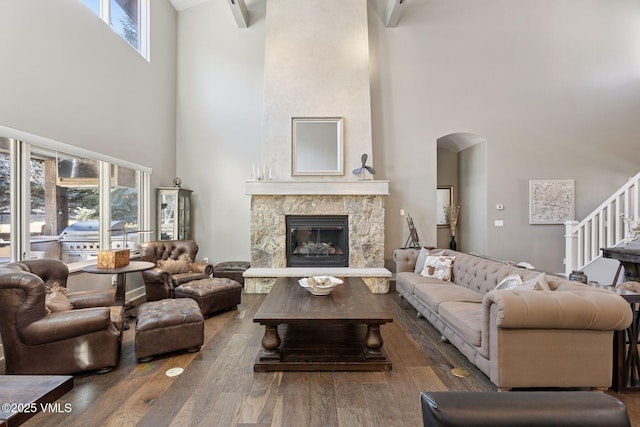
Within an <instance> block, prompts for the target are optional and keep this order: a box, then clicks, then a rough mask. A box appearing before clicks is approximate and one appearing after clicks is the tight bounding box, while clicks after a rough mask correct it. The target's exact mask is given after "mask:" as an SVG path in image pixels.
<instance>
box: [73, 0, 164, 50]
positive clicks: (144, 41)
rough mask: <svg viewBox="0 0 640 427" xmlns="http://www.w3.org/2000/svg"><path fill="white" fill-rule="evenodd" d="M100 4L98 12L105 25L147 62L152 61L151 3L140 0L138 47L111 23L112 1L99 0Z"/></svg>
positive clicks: (148, 0)
mask: <svg viewBox="0 0 640 427" xmlns="http://www.w3.org/2000/svg"><path fill="white" fill-rule="evenodd" d="M98 2H99V6H98V10H99V13H100V14H99V15H98V18H100V19H101V20H102V21H103V22H104V23H105V24H107V26H108V27H109V28H111V30H112V31H113V32H115V33H116V34H118V36H120V38H121V39H122V40H124V41H125V42H126V43H127V45H128V46H130V47H131V48H132V49H135V50H136V51H137V52H138V53H139V54H140V55H142V57H143V58H145V59H146V60H147V61H151V58H150V54H151V49H150V43H149V39H150V32H149V28H150V25H149V20H150V16H151V13H150V7H151V1H150V0H138V22H137V23H136V24H137V27H138V31H139V33H138V47H135V46H132V45H131V44H130V43H129V42H128V41H127V40H126V39H125V38H124V37H123V36H122V34H120V33H119V32H118V31H116V29H115V28H114V26H113V24H112V23H111V0H98ZM82 4H83V5H84V6H85V7H87V8H89V6H88V5H86V4H84V2H82ZM89 10H91V11H92V12H94V11H93V9H91V8H89Z"/></svg>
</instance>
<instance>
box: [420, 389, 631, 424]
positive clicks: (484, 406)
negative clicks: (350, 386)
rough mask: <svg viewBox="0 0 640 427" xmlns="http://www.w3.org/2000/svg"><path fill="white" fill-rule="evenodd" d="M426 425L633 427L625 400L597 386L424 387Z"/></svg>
mask: <svg viewBox="0 0 640 427" xmlns="http://www.w3.org/2000/svg"><path fill="white" fill-rule="evenodd" d="M420 397H421V404H422V420H423V423H424V426H425V427H427V426H429V427H436V426H438V427H440V426H441V427H444V426H447V427H457V426H460V427H501V426H505V427H507V426H508V427H524V426H527V427H535V426H554V427H565V426H566V427H568V426H572V427H590V426H594V427H595V426H598V427H604V426H606V427H614V426H616V427H617V426H621V427H622V426H624V427H629V426H630V425H631V422H630V421H629V416H628V415H627V409H626V407H625V405H624V403H622V402H621V401H619V400H618V399H616V398H615V397H613V396H609V395H608V394H605V393H602V392H598V391H509V392H456V391H451V392H422V393H421V394H420Z"/></svg>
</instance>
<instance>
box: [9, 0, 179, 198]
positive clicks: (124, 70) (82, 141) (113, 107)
mask: <svg viewBox="0 0 640 427" xmlns="http://www.w3.org/2000/svg"><path fill="white" fill-rule="evenodd" d="M152 3H153V4H152V7H151V62H147V61H146V60H145V59H144V58H142V57H141V56H140V55H139V54H138V53H137V52H136V51H135V50H134V49H132V48H131V47H130V46H129V45H128V44H127V43H126V42H125V41H124V40H122V39H121V38H120V36H119V35H117V34H116V33H115V32H114V31H113V30H111V29H110V28H109V27H108V26H107V25H106V24H105V23H104V22H103V21H101V20H100V19H99V18H98V17H96V16H95V15H94V14H93V13H92V12H91V10H89V8H87V7H86V6H84V5H83V4H82V2H80V1H78V0H59V1H55V2H49V1H44V2H43V1H38V0H4V1H3V2H2V11H1V12H0V40H2V43H0V58H2V59H3V65H2V74H1V76H2V78H0V93H1V94H2V96H0V125H4V126H7V127H10V128H14V129H18V130H21V131H25V132H29V133H32V134H36V135H39V136H43V137H46V138H50V139H53V140H57V141H60V142H63V143H66V144H71V145H74V146H77V147H82V148H85V149H88V150H93V151H96V152H99V153H103V154H106V155H110V156H113V157H116V158H120V159H124V160H128V161H131V162H133V163H137V164H140V165H144V166H148V167H151V168H152V169H153V175H152V178H151V182H152V187H156V186H158V185H159V184H160V183H161V182H164V181H165V180H166V179H168V178H169V177H171V176H173V175H174V171H175V111H176V101H175V100H176V98H175V78H176V74H175V61H176V23H175V19H176V18H175V16H176V13H175V10H174V9H173V7H172V6H171V4H170V2H169V1H168V0H153V2H152Z"/></svg>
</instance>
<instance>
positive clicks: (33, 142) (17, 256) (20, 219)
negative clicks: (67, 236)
mask: <svg viewBox="0 0 640 427" xmlns="http://www.w3.org/2000/svg"><path fill="white" fill-rule="evenodd" d="M0 135H2V136H3V137H6V138H8V140H9V161H10V168H11V169H10V180H11V182H10V189H9V191H10V210H11V213H10V218H11V229H10V242H11V250H10V256H11V260H10V262H16V261H21V260H25V259H29V258H30V256H31V238H30V220H31V219H30V212H31V206H30V196H31V194H30V180H31V165H30V160H31V149H32V147H34V149H35V150H36V151H37V150H40V149H44V150H50V151H58V152H64V153H65V154H69V155H73V156H79V157H85V158H89V159H95V160H97V161H98V165H99V168H100V172H101V173H100V178H99V188H100V192H99V193H100V195H99V198H100V199H99V218H100V219H99V221H100V224H101V226H100V247H103V248H105V247H109V245H110V241H111V235H110V233H109V228H110V224H111V165H118V166H123V167H127V168H129V169H134V170H136V172H137V173H138V174H139V176H140V179H139V184H138V187H139V188H138V221H139V222H138V224H139V228H140V230H148V229H149V228H150V226H151V185H150V182H151V173H152V169H151V168H149V167H146V166H141V165H137V164H135V163H132V162H128V161H126V160H120V159H117V158H115V157H111V156H107V155H104V154H100V153H96V152H93V151H90V150H86V149H82V148H79V147H75V146H72V145H69V144H65V143H62V142H59V141H55V140H52V139H48V138H44V137H41V136H38V135H33V134H29V133H27V132H23V131H18V130H15V129H11V128H8V127H5V126H2V125H0ZM104 224H106V226H105V225H104ZM145 240H147V239H146V236H145V235H141V236H140V241H141V242H142V241H145ZM94 262H95V261H82V262H76V263H70V264H67V265H68V266H69V270H70V271H76V270H79V269H80V268H81V266H82V265H84V264H87V263H94Z"/></svg>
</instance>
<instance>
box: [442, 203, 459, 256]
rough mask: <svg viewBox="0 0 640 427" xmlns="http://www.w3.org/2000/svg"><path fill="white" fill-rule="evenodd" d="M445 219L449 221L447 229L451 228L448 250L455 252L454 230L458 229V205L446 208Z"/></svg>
mask: <svg viewBox="0 0 640 427" xmlns="http://www.w3.org/2000/svg"><path fill="white" fill-rule="evenodd" d="M445 214H446V217H447V219H448V220H449V227H450V228H451V242H449V249H451V250H454V251H455V250H456V247H457V245H456V229H457V228H458V217H459V215H460V205H458V206H448V207H447V208H446V213H445Z"/></svg>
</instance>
